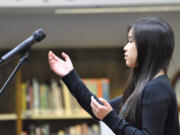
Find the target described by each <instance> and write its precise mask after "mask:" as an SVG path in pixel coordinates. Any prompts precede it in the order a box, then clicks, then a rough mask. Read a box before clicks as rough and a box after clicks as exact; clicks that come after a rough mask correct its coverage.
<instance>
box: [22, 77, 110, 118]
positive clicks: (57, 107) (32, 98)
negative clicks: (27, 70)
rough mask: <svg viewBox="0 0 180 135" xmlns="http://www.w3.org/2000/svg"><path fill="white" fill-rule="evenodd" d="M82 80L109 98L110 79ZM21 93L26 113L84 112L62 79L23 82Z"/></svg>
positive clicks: (24, 112)
mask: <svg viewBox="0 0 180 135" xmlns="http://www.w3.org/2000/svg"><path fill="white" fill-rule="evenodd" d="M82 80H83V82H84V83H85V85H86V86H87V87H88V88H89V90H90V91H91V92H92V93H94V94H95V95H97V96H98V97H104V98H105V99H107V100H108V99H109V84H110V83H109V79H107V78H102V79H95V78H92V79H87V78H86V79H82ZM21 94H22V95H21V110H22V113H23V114H25V115H41V114H56V115H62V114H67V115H71V114H79V113H84V110H83V109H82V108H81V107H80V105H79V104H78V103H77V101H76V99H75V98H74V97H73V96H72V95H71V93H70V92H69V90H68V89H67V87H66V86H65V84H64V83H63V82H62V81H56V80H54V79H52V80H51V83H50V84H49V85H47V84H40V83H39V82H38V81H37V79H32V81H26V82H24V83H22V84H21Z"/></svg>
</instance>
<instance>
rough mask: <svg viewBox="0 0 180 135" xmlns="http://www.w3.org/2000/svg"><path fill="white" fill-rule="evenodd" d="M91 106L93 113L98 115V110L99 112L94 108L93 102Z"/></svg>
mask: <svg viewBox="0 0 180 135" xmlns="http://www.w3.org/2000/svg"><path fill="white" fill-rule="evenodd" d="M90 106H91V109H92V111H93V113H94V114H96V113H97V112H98V110H97V108H96V107H95V106H94V104H93V103H92V102H91V104H90Z"/></svg>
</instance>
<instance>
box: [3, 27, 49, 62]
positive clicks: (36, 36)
mask: <svg viewBox="0 0 180 135" xmlns="http://www.w3.org/2000/svg"><path fill="white" fill-rule="evenodd" d="M45 37H46V34H45V33H44V30H43V29H38V30H36V31H35V32H34V33H33V34H32V36H30V37H29V38H27V39H26V40H25V41H23V42H21V43H20V44H19V45H18V46H16V47H15V48H14V49H12V50H11V51H10V52H8V53H6V54H5V55H4V56H2V57H1V59H0V64H1V63H3V62H5V61H7V60H8V59H10V58H12V57H14V56H15V55H17V54H22V53H23V52H25V51H27V50H29V49H30V48H31V45H33V44H34V43H36V42H40V41H41V40H43V39H44V38H45Z"/></svg>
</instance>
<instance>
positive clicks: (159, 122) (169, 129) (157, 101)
mask: <svg viewBox="0 0 180 135" xmlns="http://www.w3.org/2000/svg"><path fill="white" fill-rule="evenodd" d="M62 80H63V81H64V83H65V84H66V85H67V87H68V89H69V90H70V92H71V94H72V95H73V96H74V97H75V98H76V99H77V101H78V103H79V104H80V105H81V107H83V108H84V109H85V110H86V111H87V112H88V113H89V114H90V115H91V116H92V117H93V118H94V119H96V120H98V118H96V116H95V115H94V114H93V112H92V109H91V106H90V103H91V96H95V95H93V94H92V93H91V92H90V91H89V89H88V88H87V87H86V86H85V85H84V83H83V82H82V80H81V79H80V77H79V76H78V75H77V73H76V72H75V70H72V71H71V72H70V73H69V74H68V75H66V76H64V77H63V78H62ZM97 100H98V99H97ZM120 102H121V96H120V97H117V98H115V99H113V100H110V101H109V103H110V104H111V106H112V108H113V110H112V111H111V112H110V113H109V114H108V115H107V116H106V117H105V118H104V119H103V122H105V123H106V124H107V125H108V126H109V127H110V128H111V129H112V131H113V132H114V133H115V134H116V135H180V130H179V118H178V109H177V101H176V96H175V93H174V90H173V88H172V87H171V84H170V81H169V79H168V77H167V75H161V76H158V77H157V78H155V79H153V80H151V81H150V82H149V83H148V84H147V86H146V87H145V89H144V91H143V95H142V102H141V112H140V114H141V118H140V119H137V123H140V125H141V126H140V127H139V126H138V125H135V124H134V125H133V124H130V123H128V122H127V121H125V120H124V119H122V118H121V117H120V116H119V111H120Z"/></svg>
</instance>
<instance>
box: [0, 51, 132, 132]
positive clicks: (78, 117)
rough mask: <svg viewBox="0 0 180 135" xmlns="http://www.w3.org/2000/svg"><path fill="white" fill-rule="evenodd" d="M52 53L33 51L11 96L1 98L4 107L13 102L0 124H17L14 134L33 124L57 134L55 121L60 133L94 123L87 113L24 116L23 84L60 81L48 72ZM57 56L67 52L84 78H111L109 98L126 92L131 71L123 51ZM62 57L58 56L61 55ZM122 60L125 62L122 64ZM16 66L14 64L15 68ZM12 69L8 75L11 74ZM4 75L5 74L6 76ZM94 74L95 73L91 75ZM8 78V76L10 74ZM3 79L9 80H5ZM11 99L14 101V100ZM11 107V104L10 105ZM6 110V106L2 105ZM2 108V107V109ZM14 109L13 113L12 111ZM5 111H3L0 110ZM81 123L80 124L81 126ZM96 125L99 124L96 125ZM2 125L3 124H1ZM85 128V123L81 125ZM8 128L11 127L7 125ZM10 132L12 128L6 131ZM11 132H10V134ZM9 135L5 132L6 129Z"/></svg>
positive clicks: (15, 81)
mask: <svg viewBox="0 0 180 135" xmlns="http://www.w3.org/2000/svg"><path fill="white" fill-rule="evenodd" d="M48 51H49V49H38V50H32V52H31V53H30V56H29V58H28V61H26V63H24V65H23V66H22V68H21V70H20V72H18V73H17V76H16V78H15V79H14V81H13V82H14V83H13V84H12V86H11V87H10V88H8V90H7V91H8V94H9V95H8V94H7V96H6V97H5V96H4V95H3V96H2V99H1V100H2V101H1V103H6V101H7V99H8V100H11V102H10V103H11V104H10V105H9V106H7V107H8V108H6V110H5V111H4V112H2V115H0V121H2V122H3V121H14V123H15V126H14V123H12V124H11V126H10V127H11V128H12V127H14V128H15V131H14V129H13V130H11V129H10V130H11V133H12V132H14V134H15V133H16V135H20V134H21V133H22V131H23V130H27V129H28V127H29V125H31V124H37V123H40V124H42V123H43V122H44V121H46V122H49V123H52V127H53V128H54V129H52V130H53V131H54V132H56V131H57V130H58V127H57V126H56V124H54V122H53V121H56V122H58V123H59V124H60V125H61V129H62V128H65V127H66V126H67V125H68V126H70V125H71V122H72V123H76V122H77V123H79V124H80V123H81V122H82V121H83V122H87V123H88V122H89V121H90V122H91V123H92V121H93V119H92V117H91V116H90V115H89V114H87V113H83V114H81V113H79V114H73V115H72V114H69V115H67V114H66V113H63V115H54V114H43V115H22V112H21V111H22V106H21V105H22V104H21V96H22V93H21V91H20V89H21V83H22V82H25V81H26V80H31V79H32V78H34V77H37V79H38V81H39V82H40V83H45V82H47V80H48V79H49V78H55V79H57V80H59V77H58V76H57V75H55V74H54V73H53V72H52V71H51V70H50V68H49V65H48V60H47V54H48ZM53 51H54V52H55V53H56V54H57V55H58V54H60V52H62V51H64V52H66V53H68V54H69V56H70V57H71V59H72V62H73V64H74V67H75V69H76V71H77V73H78V74H79V76H80V77H81V78H109V79H110V81H111V80H112V83H111V82H110V84H111V85H110V89H111V91H110V98H113V97H116V96H118V95H120V94H121V90H123V88H124V84H125V78H126V76H127V75H128V73H129V71H128V70H127V68H126V66H125V63H123V53H122V52H123V51H122V48H106V49H105V48H92V49H82V48H79V49H77V48H76V49H72V50H70V49H54V50H53ZM58 56H59V55H58ZM121 60H122V62H120V61H121ZM14 65H15V64H14ZM14 65H13V66H12V65H10V68H9V69H8V71H12V67H14ZM4 71H7V67H6V66H5V67H4ZM4 71H2V72H4ZM89 71H93V72H89ZM7 74H8V75H9V73H7ZM4 78H7V77H6V76H5V77H4ZM5 94H6V93H5ZM12 97H13V99H14V100H12ZM7 103H9V102H7ZM0 105H1V106H3V105H4V104H0ZM1 108H2V107H1ZM12 108H13V109H12ZM1 111H3V110H1ZM78 121H79V122H78ZM64 122H65V123H64ZM94 123H96V124H97V122H95V121H94ZM2 124H3V123H2ZM81 124H82V123H81ZM7 125H8V124H7ZM7 128H9V127H7ZM10 130H9V131H8V130H7V133H6V132H5V133H4V132H3V133H4V134H9V133H10ZM4 131H6V129H4Z"/></svg>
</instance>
